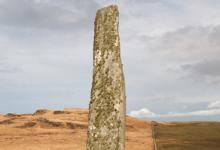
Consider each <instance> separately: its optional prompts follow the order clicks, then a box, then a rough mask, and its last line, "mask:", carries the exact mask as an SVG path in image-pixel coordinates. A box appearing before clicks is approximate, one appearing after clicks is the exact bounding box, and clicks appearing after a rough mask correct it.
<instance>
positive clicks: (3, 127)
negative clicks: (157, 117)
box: [0, 109, 152, 150]
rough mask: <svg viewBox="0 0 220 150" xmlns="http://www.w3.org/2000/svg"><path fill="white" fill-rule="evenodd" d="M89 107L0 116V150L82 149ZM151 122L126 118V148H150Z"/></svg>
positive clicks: (131, 149)
mask: <svg viewBox="0 0 220 150" xmlns="http://www.w3.org/2000/svg"><path fill="white" fill-rule="evenodd" d="M87 116H88V110H85V109H64V110H62V111H60V110H56V111H53V110H46V109H43V110H37V111H36V112H35V113H34V114H21V115H17V114H7V115H4V116H3V115H0V150H85V149H86V138H87V125H88V117H87ZM151 149H152V136H151V125H150V122H146V121H142V120H138V119H135V118H132V117H127V124H126V150H151Z"/></svg>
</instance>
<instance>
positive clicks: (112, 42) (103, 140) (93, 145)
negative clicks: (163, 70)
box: [87, 5, 125, 150]
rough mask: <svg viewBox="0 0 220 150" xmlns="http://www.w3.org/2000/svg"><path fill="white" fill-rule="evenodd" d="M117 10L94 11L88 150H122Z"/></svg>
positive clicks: (122, 95) (122, 96)
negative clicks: (95, 12)
mask: <svg viewBox="0 0 220 150" xmlns="http://www.w3.org/2000/svg"><path fill="white" fill-rule="evenodd" d="M118 17H119V12H118V7H117V6H115V5H111V6H109V7H105V8H102V9H100V10H98V11H97V14H96V19H95V36H94V44H93V47H94V49H93V83H92V90H91V101H90V104H89V127H88V139H87V150H124V145H125V143H124V142H125V86H124V74H123V68H122V63H121V58H120V41H119V40H120V38H119V32H118V25H119V19H118Z"/></svg>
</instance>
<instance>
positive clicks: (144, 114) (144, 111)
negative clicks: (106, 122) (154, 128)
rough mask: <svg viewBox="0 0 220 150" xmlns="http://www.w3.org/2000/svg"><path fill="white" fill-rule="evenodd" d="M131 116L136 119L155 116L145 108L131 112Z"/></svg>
mask: <svg viewBox="0 0 220 150" xmlns="http://www.w3.org/2000/svg"><path fill="white" fill-rule="evenodd" d="M130 115H131V116H134V117H138V118H144V117H155V116H156V114H155V113H153V112H151V111H150V110H148V109H147V108H143V109H140V110H137V111H131V113H130Z"/></svg>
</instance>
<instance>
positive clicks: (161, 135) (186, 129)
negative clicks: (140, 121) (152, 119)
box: [153, 122, 220, 150]
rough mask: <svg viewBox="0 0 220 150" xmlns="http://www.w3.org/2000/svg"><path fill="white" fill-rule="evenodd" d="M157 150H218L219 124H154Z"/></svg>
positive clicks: (219, 145)
mask: <svg viewBox="0 0 220 150" xmlns="http://www.w3.org/2000/svg"><path fill="white" fill-rule="evenodd" d="M153 129H154V133H155V139H156V145H157V150H220V122H186V123H177V122H176V123H156V124H154V127H153Z"/></svg>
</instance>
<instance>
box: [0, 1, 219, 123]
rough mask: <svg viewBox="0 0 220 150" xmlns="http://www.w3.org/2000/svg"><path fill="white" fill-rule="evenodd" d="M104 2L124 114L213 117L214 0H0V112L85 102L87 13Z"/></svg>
mask: <svg viewBox="0 0 220 150" xmlns="http://www.w3.org/2000/svg"><path fill="white" fill-rule="evenodd" d="M110 4H117V5H118V7H119V13H120V20H119V22H120V23H119V31H120V39H121V55H122V62H123V64H124V65H123V67H124V74H125V84H126V95H127V102H126V103H127V108H126V109H127V114H128V115H132V116H134V117H138V118H144V119H151V120H163V121H170V120H171V121H172V120H177V121H189V120H206V121H209V120H212V121H220V92H219V91H220V57H219V56H220V9H219V8H220V1H219V0H193V1H192V0H169V1H168V0H120V1H119V0H62V1H61V0H0V113H8V112H15V113H32V112H34V111H35V110H36V109H39V108H48V109H63V108H88V105H89V101H90V91H91V85H92V51H93V36H94V32H93V31H94V19H95V14H96V11H97V10H98V9H99V8H102V7H105V6H108V5H110Z"/></svg>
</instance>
